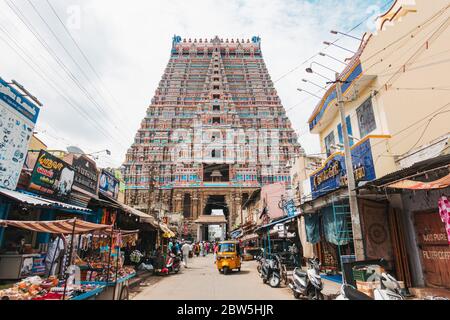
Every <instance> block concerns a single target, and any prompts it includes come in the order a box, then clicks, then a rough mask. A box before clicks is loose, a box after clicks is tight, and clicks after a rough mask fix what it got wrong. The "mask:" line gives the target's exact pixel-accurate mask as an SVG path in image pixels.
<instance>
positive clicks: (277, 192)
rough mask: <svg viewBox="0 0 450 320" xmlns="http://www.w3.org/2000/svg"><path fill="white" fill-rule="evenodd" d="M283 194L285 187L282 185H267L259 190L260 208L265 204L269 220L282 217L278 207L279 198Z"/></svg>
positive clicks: (282, 213)
mask: <svg viewBox="0 0 450 320" xmlns="http://www.w3.org/2000/svg"><path fill="white" fill-rule="evenodd" d="M284 194H285V185H284V184H282V183H274V184H269V185H266V186H264V187H262V188H261V202H262V208H264V204H267V209H268V211H269V216H270V218H271V219H272V218H279V217H282V216H283V215H284V212H283V210H282V209H280V208H279V207H278V203H279V202H280V200H281V196H282V195H284Z"/></svg>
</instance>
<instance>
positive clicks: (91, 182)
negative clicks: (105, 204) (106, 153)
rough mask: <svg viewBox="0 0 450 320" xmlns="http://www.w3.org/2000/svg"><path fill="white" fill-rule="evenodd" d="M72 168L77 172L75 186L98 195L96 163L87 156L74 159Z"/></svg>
mask: <svg viewBox="0 0 450 320" xmlns="http://www.w3.org/2000/svg"><path fill="white" fill-rule="evenodd" d="M72 167H73V169H74V170H75V181H74V186H76V187H78V188H80V189H82V190H84V191H87V192H89V193H90V194H93V195H96V194H97V186H98V171H97V165H96V164H95V162H94V161H93V160H91V159H89V158H88V157H86V156H80V157H74V159H73V162H72Z"/></svg>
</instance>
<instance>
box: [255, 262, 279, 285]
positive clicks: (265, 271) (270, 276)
mask: <svg viewBox="0 0 450 320" xmlns="http://www.w3.org/2000/svg"><path fill="white" fill-rule="evenodd" d="M280 267H281V261H280V257H279V256H278V255H276V254H274V255H272V256H270V257H268V258H265V259H264V258H263V259H261V268H260V270H261V271H260V276H261V278H262V279H263V283H269V285H270V286H271V287H272V288H277V287H278V286H279V285H280V282H281V272H280V270H281V269H280Z"/></svg>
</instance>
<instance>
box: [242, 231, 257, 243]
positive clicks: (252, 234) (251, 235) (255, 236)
mask: <svg viewBox="0 0 450 320" xmlns="http://www.w3.org/2000/svg"><path fill="white" fill-rule="evenodd" d="M258 238H259V236H258V235H257V234H256V233H251V234H247V235H245V236H243V237H242V238H241V241H249V240H255V239H258Z"/></svg>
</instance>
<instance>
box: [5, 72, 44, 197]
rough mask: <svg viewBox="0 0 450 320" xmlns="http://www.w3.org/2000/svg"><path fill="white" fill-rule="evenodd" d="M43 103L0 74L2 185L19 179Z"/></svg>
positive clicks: (11, 184) (13, 185) (10, 185)
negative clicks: (34, 101) (26, 94)
mask: <svg viewBox="0 0 450 320" xmlns="http://www.w3.org/2000/svg"><path fill="white" fill-rule="evenodd" d="M38 115H39V107H38V106H36V105H34V104H33V103H31V102H30V101H29V100H28V99H26V98H25V97H24V96H23V95H22V94H20V93H19V92H18V91H16V90H15V89H14V88H13V87H11V86H10V85H9V84H7V83H6V82H5V81H4V80H3V79H2V78H0V187H1V188H6V189H10V190H14V189H16V187H17V183H18V181H19V176H20V172H21V170H22V167H23V164H24V162H25V158H26V156H27V151H28V145H29V142H30V139H31V136H32V134H33V130H34V126H35V124H36V121H37V118H38Z"/></svg>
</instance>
